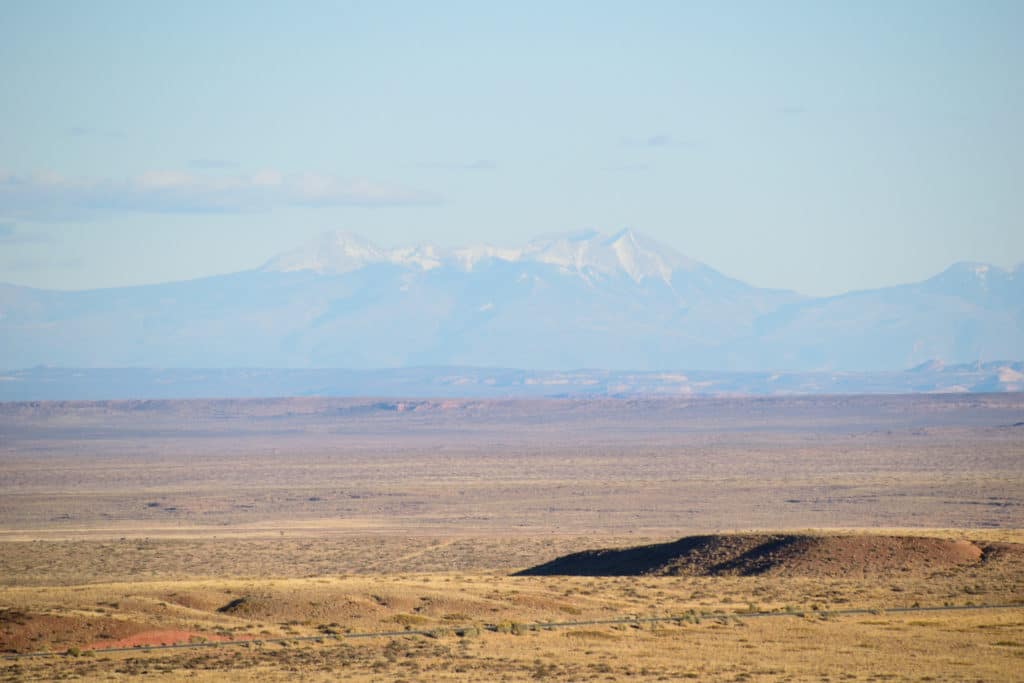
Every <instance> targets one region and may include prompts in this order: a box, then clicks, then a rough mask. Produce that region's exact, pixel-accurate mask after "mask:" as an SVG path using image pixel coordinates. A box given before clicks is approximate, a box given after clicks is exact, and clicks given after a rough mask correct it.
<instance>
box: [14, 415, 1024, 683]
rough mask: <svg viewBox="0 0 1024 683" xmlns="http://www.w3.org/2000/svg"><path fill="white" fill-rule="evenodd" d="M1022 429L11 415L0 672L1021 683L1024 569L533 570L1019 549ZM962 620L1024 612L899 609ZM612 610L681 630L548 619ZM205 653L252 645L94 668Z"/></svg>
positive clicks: (774, 421)
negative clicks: (923, 549)
mask: <svg viewBox="0 0 1024 683" xmlns="http://www.w3.org/2000/svg"><path fill="white" fill-rule="evenodd" d="M1022 421H1024V400H1022V398H1021V397H1020V396H1014V395H1010V396H991V397H913V398H908V397H882V398H841V399H832V398H829V399H784V400H782V399H780V400H774V401H773V400H767V399H751V400H739V399H737V400H716V401H692V400H679V401H671V400H659V401H608V402H605V401H550V402H545V401H508V402H479V401H463V402H460V401H447V402H409V403H402V402H394V401H348V400H346V401H341V400H327V399H294V400H282V401H248V402H236V401H222V402H170V403H161V402H156V403H151V402H124V403H72V404H48V403H42V404H36V405H28V404H0V491H2V493H3V495H2V496H0V650H4V651H6V652H8V653H14V652H19V653H27V652H42V651H49V652H54V653H64V654H59V655H56V656H51V657H41V658H17V659H4V660H0V680H12V681H13V680H38V679H44V680H51V679H59V678H85V679H90V680H120V679H124V678H130V677H137V676H139V675H144V676H146V677H148V678H153V679H157V680H183V679H187V680H198V681H204V680H223V679H224V678H231V679H232V680H295V679H303V680H337V679H339V678H344V679H351V680H381V681H383V680H408V681H419V680H480V681H500V680H546V679H550V680H579V681H589V680H594V681H613V680H624V679H631V680H652V681H654V680H689V679H693V680H713V681H743V680H792V681H797V680H801V681H802V680H814V681H822V680H828V681H846V680H851V681H852V680H859V681H882V680H906V681H911V680H912V681H921V680H942V681H963V680H972V681H974V680H983V681H1001V680H1005V681H1011V680H1020V671H1022V670H1024V566H1022V564H1024V563H1022V562H1021V561H1020V556H1019V555H1017V554H1013V553H1009V554H1004V555H1001V556H997V554H990V555H988V556H986V557H985V558H982V559H979V560H978V561H973V560H971V561H968V560H970V558H968V560H964V562H963V563H962V564H956V563H953V564H949V563H943V562H940V561H939V559H940V558H938V557H936V558H933V559H934V560H935V561H934V562H932V561H929V560H928V558H923V559H922V558H921V557H917V556H915V557H913V558H911V557H910V556H909V555H908V556H907V558H904V559H903V560H901V559H900V558H899V557H896V558H888V559H886V561H885V562H877V563H875V564H874V565H871V566H866V568H865V570H864V571H861V572H859V573H858V572H849V571H841V572H840V571H831V570H829V569H828V567H827V563H823V562H822V560H821V559H820V558H819V559H818V560H816V562H817V564H807V563H806V562H805V563H804V564H802V565H798V564H793V565H791V566H792V567H797V568H798V570H796V569H794V570H793V571H790V572H788V573H787V572H786V571H783V570H777V569H772V570H771V571H767V572H765V573H763V574H756V575H750V576H740V575H720V576H698V575H685V574H683V575H675V576H672V575H643V574H641V575H635V576H515V575H514V573H515V572H518V571H520V570H523V569H526V568H528V567H533V566H536V565H540V564H542V563H546V562H550V561H552V560H555V559H556V558H559V557H562V556H565V555H567V554H569V553H578V552H581V551H585V550H593V549H597V548H609V547H625V546H635V545H639V544H648V543H663V542H667V541H673V540H675V539H677V538H679V537H680V536H683V535H685V534H690V533H710V532H716V531H731V530H740V529H775V530H794V529H816V530H819V531H817V532H812V533H821V532H820V530H822V529H832V530H837V531H838V533H840V534H841V535H849V537H851V538H854V539H857V538H862V535H863V534H872V535H877V534H913V535H918V536H929V537H937V538H949V539H969V540H971V541H975V542H977V543H979V545H984V544H991V543H996V542H1011V543H1022V542H1024V531H1022V529H1024V467H1022V464H1024V429H1022V427H1021V426H1020V424H1019V423H1021V422H1022ZM861 545H863V544H861ZM829 547H833V546H829ZM836 547H838V546H836ZM968 604H973V605H1011V607H1010V608H1007V609H997V610H990V611H942V612H895V611H893V610H894V609H897V608H909V607H913V606H915V605H919V606H943V605H951V606H964V605H968ZM856 609H865V610H869V613H859V614H846V613H844V611H845V610H856ZM752 612H766V613H770V614H772V615H773V616H765V617H750V616H749V614H751V613H752ZM622 617H630V618H633V617H638V618H651V617H655V618H658V617H672V619H671V620H667V621H659V622H650V623H648V622H641V623H629V624H586V623H580V624H578V625H567V626H563V627H560V628H557V629H544V628H537V627H534V628H531V625H534V626H535V625H537V624H545V623H551V622H558V623H565V622H588V621H606V620H610V619H616V618H622ZM407 630H409V631H425V632H428V633H429V635H405V636H396V637H388V638H366V639H362V638H349V637H347V636H350V635H352V634H355V633H363V632H367V633H373V632H382V631H399V632H403V631H407ZM190 640H191V641H192V642H197V643H198V642H201V641H205V642H214V641H224V640H231V641H245V644H244V645H227V646H221V647H217V648H185V649H171V650H152V651H140V650H136V651H129V652H118V653H109V652H102V651H101V650H96V651H92V648H103V647H111V646H114V645H131V644H136V643H147V644H155V643H159V642H189V641H190Z"/></svg>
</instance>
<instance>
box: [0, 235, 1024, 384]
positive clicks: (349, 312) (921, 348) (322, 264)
mask: <svg viewBox="0 0 1024 683" xmlns="http://www.w3.org/2000/svg"><path fill="white" fill-rule="evenodd" d="M1022 272H1024V271H1022V269H1021V267H1018V268H1017V269H1015V270H1013V271H1004V270H1001V269H999V268H996V267H994V266H988V265H984V264H958V265H955V266H953V267H952V268H950V269H949V270H947V271H946V272H944V273H942V274H940V275H938V276H936V277H934V278H932V279H930V280H927V281H925V282H922V283H917V284H911V285H904V286H900V287H890V288H885V289H879V290H874V291H870V292H855V293H851V294H846V295H843V296H838V297H828V298H809V297H804V296H801V295H799V294H797V293H795V292H789V291H781V290H773V289H761V288H757V287H753V286H751V285H748V284H746V283H743V282H741V281H739V280H735V279H733V278H730V277H727V276H725V275H723V274H722V273H719V272H718V271H716V270H714V269H713V268H711V267H709V266H707V265H704V264H702V263H699V262H697V261H693V260H692V259H689V258H687V257H685V256H683V255H681V254H678V253H676V252H675V251H673V250H672V249H670V248H668V247H666V246H664V245H661V244H658V243H657V242H654V241H653V240H650V239H649V238H646V237H644V236H642V235H639V234H637V233H633V232H630V231H624V232H622V233H619V234H616V235H612V236H605V235H601V234H599V233H592V232H591V233H584V234H581V235H568V236H554V237H549V238H543V239H539V240H536V241H534V242H531V243H530V244H528V245H526V246H525V247H522V248H516V249H498V248H494V247H469V248H466V249H457V250H448V251H445V250H441V249H438V248H435V247H431V246H420V247H415V248H404V249H383V248H380V247H377V246H375V245H373V244H371V243H369V242H368V241H366V240H364V239H362V238H359V237H357V236H353V235H349V234H345V233H333V234H328V235H325V236H323V237H322V238H321V239H320V240H319V241H317V242H315V243H313V244H311V245H308V246H306V247H303V248H300V249H298V250H296V251H293V252H289V253H286V254H282V255H280V256H278V257H275V258H273V259H271V260H270V261H269V262H268V263H267V264H266V265H265V266H264V267H262V268H260V269H257V270H253V271H247V272H242V273H235V274H231V275H223V276H217V277H210V278H203V279H198V280H191V281H187V282H175V283H168V284H161V285H151V286H143V287H125V288H116V289H106V290H93V291H79V292H55V291H43V290H35V289H30V288H25V287H16V286H10V285H0V367H3V368H8V369H13V368H25V367H31V366H36V365H58V366H64V367H86V368H90V367H162V368H183V367H193V368H194V367H221V368H239V367H278V368H327V367H336V368H349V369H356V370H367V369H372V368H397V367H414V366H453V365H455V366H482V367H518V368H543V369H558V370H568V369H574V368H609V369H630V370H640V371H657V370H667V369H678V368H713V369H716V370H726V371H771V370H777V369H788V370H794V371H806V370H812V369H825V370H872V371H891V370H900V369H903V368H908V367H912V366H914V365H917V364H919V363H922V362H925V361H928V360H931V359H940V360H942V361H944V362H946V363H954V364H955V363H967V362H977V361H978V360H979V359H981V360H991V359H995V358H1010V359H1019V358H1020V357H1021V355H1022V350H1024V277H1021V273H1022Z"/></svg>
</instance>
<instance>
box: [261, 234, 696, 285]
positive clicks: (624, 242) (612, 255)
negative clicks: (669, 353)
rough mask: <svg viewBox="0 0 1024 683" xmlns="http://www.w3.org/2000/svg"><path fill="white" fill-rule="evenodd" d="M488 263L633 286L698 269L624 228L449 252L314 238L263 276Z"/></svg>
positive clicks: (342, 237)
mask: <svg viewBox="0 0 1024 683" xmlns="http://www.w3.org/2000/svg"><path fill="white" fill-rule="evenodd" d="M488 260H499V261H506V262H513V263H514V262H536V263H544V264H548V265H553V266H557V267H558V268H560V269H561V270H563V271H567V272H574V273H578V274H579V275H581V276H583V277H587V278H589V277H591V276H594V275H616V274H625V275H627V276H628V277H630V278H631V279H632V280H634V281H635V282H640V281H641V280H644V279H658V280H662V281H664V282H666V283H671V280H672V273H673V272H674V271H675V270H680V269H684V270H689V269H693V268H694V267H696V266H698V265H699V264H698V263H697V262H696V261H693V260H691V259H688V258H686V257H685V256H683V255H681V254H679V253H678V252H676V251H674V250H673V249H671V248H669V247H666V246H665V245H663V244H660V243H658V242H656V241H655V240H653V239H651V238H649V237H647V236H645V235H643V234H641V233H638V232H635V231H633V230H631V229H629V228H626V229H624V230H620V231H619V232H617V233H615V234H613V235H610V236H609V235H605V234H603V233H601V232H598V231H597V230H592V229H591V230H584V231H582V232H577V233H566V234H558V235H547V236H544V237H539V238H537V239H534V240H532V241H530V242H529V243H528V244H527V245H526V246H525V247H522V248H500V247H494V246H491V245H476V246H469V247H463V248H459V249H453V250H444V249H440V248H438V247H436V246H434V245H432V244H422V245H418V246H415V247H398V248H395V249H385V248H381V247H378V246H377V245H375V244H374V243H372V242H370V241H369V240H367V239H366V238H364V237H362V236H360V235H357V234H355V233H352V232H347V231H343V230H338V231H335V232H328V233H324V234H322V235H320V236H319V237H318V238H317V239H315V240H313V241H312V242H310V243H309V244H307V245H305V246H303V247H300V248H298V249H294V250H292V251H288V252H285V253H284V254H281V255H279V256H276V257H274V258H272V259H271V260H270V261H268V262H267V263H266V264H265V265H264V266H263V268H262V270H265V271H278V272H293V271H303V270H305V271H313V272H317V273H323V274H329V275H339V274H342V273H347V272H351V271H354V270H359V269H360V268H362V267H364V266H367V265H370V264H373V263H392V264H396V265H403V266H409V267H416V268H419V269H422V270H431V269H433V268H438V267H442V266H451V267H455V268H458V269H460V270H464V271H470V270H472V269H473V268H474V266H476V265H477V264H478V263H481V262H484V261H488Z"/></svg>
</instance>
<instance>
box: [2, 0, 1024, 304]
mask: <svg viewBox="0 0 1024 683" xmlns="http://www.w3.org/2000/svg"><path fill="white" fill-rule="evenodd" d="M1022 25H1024V5H1022V4H1021V3H1018V2H986V3H964V2H902V3H888V2H858V3H852V2H851V3H820V2H808V3H797V2H787V3H770V4H768V3H676V2H649V3H640V4H638V5H630V6H627V5H625V4H618V3H594V2H564V3H554V4H550V3H513V4H507V3H506V4H495V3H487V4H481V3H469V2H466V3H458V2H445V3H413V2H407V3H396V2H372V3H370V2H367V3H357V2H350V3H335V2H323V3H317V2H309V3H302V4H301V5H299V6H292V5H284V4H279V5H271V6H266V5H264V4H260V5H253V4H252V3H248V2H245V3H243V2H234V3H233V2H219V3H212V4H211V3H198V2H183V3H170V4H167V3H163V4H157V3H134V2H89V3H70V2H31V3H29V2H19V3H14V2H7V3H4V4H3V7H0V88H2V90H3V92H4V93H5V97H4V100H5V103H4V106H3V107H2V108H0V282H7V283H11V284H17V285H26V286H31V287H37V288H45V289H89V288H97V287H112V286H123V285H131V284H141V283H155V282H167V281H174V280H183V279H190V278H196V277H200V276H208V275H213V274H221V273H229V272H236V271H241V270H248V269H252V268H256V267H258V266H260V265H261V264H263V263H264V262H266V261H267V260H269V259H271V258H272V257H274V256H275V255H277V254H279V253H281V252H283V251H287V250H289V249H292V248H295V247H296V246H298V245H301V244H304V243H306V242H308V241H309V240H311V239H313V238H315V237H316V236H317V235H319V234H321V233H323V232H325V231H328V230H338V229H340V230H345V231H351V232H354V233H358V234H360V235H362V236H364V237H366V238H367V239H370V240H372V241H373V242H374V243H376V244H379V245H381V246H382V247H396V246H400V245H410V244H418V243H421V242H431V243H435V244H438V245H440V246H441V247H447V248H453V247H460V246H465V245H468V244H476V243H491V244H496V245H499V246H516V245H520V244H523V243H525V242H527V241H528V240H529V239H531V238H534V237H536V236H537V235H541V234H546V233H553V232H554V233H562V232H577V231H579V230H583V229H597V230H600V231H603V232H605V233H608V234H612V233H615V232H617V231H619V230H621V229H622V228H632V229H635V230H637V231H639V232H641V233H643V234H646V235H649V236H651V237H652V238H654V239H655V240H657V241H658V242H660V243H662V244H665V245H667V246H668V247H670V248H672V249H674V250H675V251H678V252H680V253H682V254H685V255H686V256H689V257H691V258H693V259H696V260H698V261H701V262H703V263H706V264H708V265H709V266H711V267H713V268H715V269H717V270H719V271H721V272H722V273H724V274H726V275H728V276H731V277H734V278H738V279H741V280H743V281H744V282H747V283H750V284H752V285H755V286H757V287H770V288H777V289H790V290H795V291H797V292H799V293H802V294H808V295H815V296H821V295H831V294H837V293H840V292H844V291H849V290H854V289H864V288H874V287H882V286H887V285H893V284H899V283H905V282H916V281H920V280H923V279H925V278H928V277H931V276H933V275H935V274H937V273H939V272H940V271H942V270H944V269H945V268H947V267H948V266H950V265H951V264H952V263H954V262H958V261H979V262H985V263H991V264H994V265H996V266H1001V267H1004V268H1011V267H1013V266H1015V265H1016V264H1017V263H1019V262H1021V261H1024V226H1022V223H1021V216H1022V215H1024V193H1022V192H1020V179H1021V178H1024V135H1021V124H1020V122H1021V121H1024V89H1022V88H1021V81H1020V74H1021V70H1022V67H1024V43H1022V41H1021V40H1020V27H1021V26H1022Z"/></svg>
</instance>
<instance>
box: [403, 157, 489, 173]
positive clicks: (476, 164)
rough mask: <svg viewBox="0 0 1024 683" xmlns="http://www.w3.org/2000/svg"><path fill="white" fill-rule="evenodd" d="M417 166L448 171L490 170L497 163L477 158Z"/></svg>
mask: <svg viewBox="0 0 1024 683" xmlns="http://www.w3.org/2000/svg"><path fill="white" fill-rule="evenodd" d="M418 166H419V168H436V169H444V170H448V171H492V170H494V169H496V168H497V167H498V164H497V163H496V162H495V161H494V160H492V159H477V160H476V161H469V162H461V163H438V162H431V163H423V164H418Z"/></svg>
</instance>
